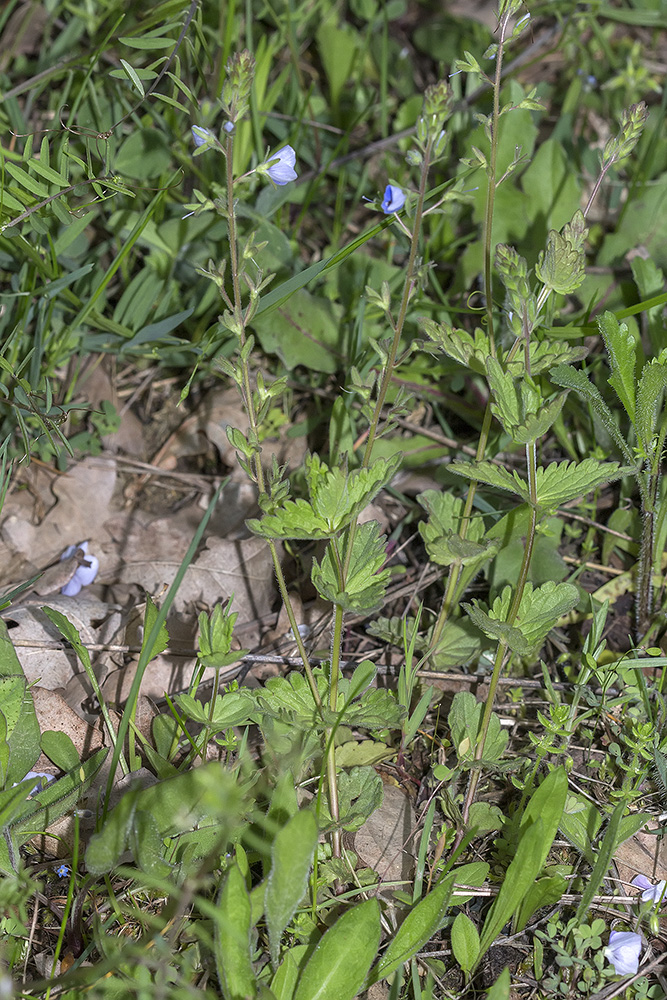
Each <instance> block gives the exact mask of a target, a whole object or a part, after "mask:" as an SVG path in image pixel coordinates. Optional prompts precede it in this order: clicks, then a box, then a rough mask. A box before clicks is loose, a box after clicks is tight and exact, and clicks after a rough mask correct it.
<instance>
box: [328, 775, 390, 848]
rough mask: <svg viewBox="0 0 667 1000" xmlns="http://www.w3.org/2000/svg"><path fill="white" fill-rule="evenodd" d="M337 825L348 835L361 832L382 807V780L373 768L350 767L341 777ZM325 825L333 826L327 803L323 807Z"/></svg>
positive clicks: (339, 781) (339, 778)
mask: <svg viewBox="0 0 667 1000" xmlns="http://www.w3.org/2000/svg"><path fill="white" fill-rule="evenodd" d="M338 800H339V801H338V808H339V823H338V825H339V826H340V827H341V828H342V829H343V830H347V831H348V832H349V833H355V832H356V831H357V830H360V829H361V827H362V826H363V825H364V823H365V822H366V820H367V819H368V817H369V816H370V815H371V814H372V813H374V812H375V810H376V809H379V808H380V806H381V805H382V778H381V777H380V775H379V774H378V773H377V772H376V771H375V769H374V768H372V767H351V768H350V770H349V771H341V773H340V774H339V775H338ZM321 817H322V820H323V821H324V822H325V823H333V819H332V816H331V813H330V812H329V808H328V805H327V803H326V802H323V803H322V805H321Z"/></svg>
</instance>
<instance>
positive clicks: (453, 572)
mask: <svg viewBox="0 0 667 1000" xmlns="http://www.w3.org/2000/svg"><path fill="white" fill-rule="evenodd" d="M491 419H492V413H491V402H490V401H489V402H488V403H487V404H486V409H485V410H484V418H483V420H482V429H481V431H480V435H479V442H478V444H477V452H476V454H475V461H476V462H481V461H482V459H483V458H484V452H485V451H486V445H487V442H488V440H489V431H490V430H491ZM476 492H477V483H473V482H471V483H470V486H469V487H468V493H467V496H466V502H465V506H464V508H463V514H462V516H461V526H460V528H459V534H460V535H461V538H465V537H466V535H467V534H468V525H469V524H470V516H471V514H472V507H473V503H474V501H475V493H476ZM462 571H463V565H462V563H460V562H456V563H452V566H451V569H450V571H449V576H448V577H447V586H446V587H445V594H444V597H443V599H442V604H441V606H440V612H439V613H438V618H437V620H436V623H435V625H434V626H433V635H432V637H431V644H430V649H429V653H430V654H433V653H435V652H436V651H437V649H438V645H439V643H440V639H441V637H442V631H443V629H444V627H445V625H446V623H447V619H448V618H449V615H450V614H451V610H452V608H453V607H454V604H455V603H456V601H457V599H458V597H460V594H459V593H458V586H459V581H460V579H461V573H462Z"/></svg>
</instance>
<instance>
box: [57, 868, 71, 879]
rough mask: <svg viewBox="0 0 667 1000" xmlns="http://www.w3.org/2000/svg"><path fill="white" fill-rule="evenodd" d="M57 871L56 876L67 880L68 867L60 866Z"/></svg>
mask: <svg viewBox="0 0 667 1000" xmlns="http://www.w3.org/2000/svg"><path fill="white" fill-rule="evenodd" d="M55 871H56V875H59V876H60V877H61V878H67V876H68V875H69V868H68V867H67V865H59V866H58V867H57V868H56V870H55Z"/></svg>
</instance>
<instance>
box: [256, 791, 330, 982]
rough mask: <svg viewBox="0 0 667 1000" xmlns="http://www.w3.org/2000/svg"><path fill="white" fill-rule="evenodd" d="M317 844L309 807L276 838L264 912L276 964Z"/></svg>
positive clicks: (303, 890) (304, 888) (294, 818)
mask: <svg viewBox="0 0 667 1000" xmlns="http://www.w3.org/2000/svg"><path fill="white" fill-rule="evenodd" d="M316 847H317V821H316V819H315V816H314V814H313V813H312V812H310V811H309V810H307V809H302V810H300V811H299V812H298V813H296V814H295V815H294V816H292V818H291V819H289V820H288V821H287V823H286V825H285V826H283V827H282V828H281V829H280V830H279V831H278V833H277V834H276V836H275V839H274V841H273V845H272V847H271V870H270V872H269V876H268V878H267V881H266V894H265V896H264V912H265V914H266V923H267V926H268V930H269V948H270V952H271V962H272V963H273V965H274V966H277V965H278V955H279V954H280V938H281V935H282V933H283V931H284V930H285V928H286V927H287V924H288V923H289V922H290V920H291V919H292V917H293V916H294V914H295V912H296V908H297V906H298V905H299V903H300V902H301V900H302V898H303V896H304V895H305V892H306V888H307V885H308V875H309V874H310V869H311V868H312V864H313V855H314V854H315V848H316Z"/></svg>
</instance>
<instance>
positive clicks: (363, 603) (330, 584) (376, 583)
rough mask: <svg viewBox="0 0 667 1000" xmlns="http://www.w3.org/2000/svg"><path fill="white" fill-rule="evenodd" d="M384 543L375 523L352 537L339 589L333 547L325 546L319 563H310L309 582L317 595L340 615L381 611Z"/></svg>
mask: <svg viewBox="0 0 667 1000" xmlns="http://www.w3.org/2000/svg"><path fill="white" fill-rule="evenodd" d="M386 558H387V554H386V551H385V539H384V536H383V535H380V528H379V525H378V523H377V521H367V522H366V524H362V525H360V526H359V527H358V528H357V530H356V532H355V535H354V541H353V543H352V555H351V558H350V561H349V566H348V570H347V573H346V577H345V580H344V582H343V586H341V581H340V577H339V574H340V572H341V570H340V568H339V559H338V555H337V548H336V543H335V542H334V541H332V542H330V543H329V545H328V546H327V549H326V552H325V553H324V558H323V559H322V561H321V563H317V562H314V563H313V569H312V574H311V578H312V581H313V583H314V584H315V586H316V588H317V591H318V593H319V594H320V595H321V596H322V597H324V598H326V600H328V601H331V602H332V604H337V605H338V606H339V607H341V608H343V610H344V611H354V612H356V613H357V614H367V613H368V612H370V611H377V610H378V608H381V607H382V602H383V600H384V594H385V590H386V587H387V583H388V582H389V576H390V572H389V570H388V569H384V570H383V569H382V568H381V567H382V566H383V564H384V563H385V561H386Z"/></svg>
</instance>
